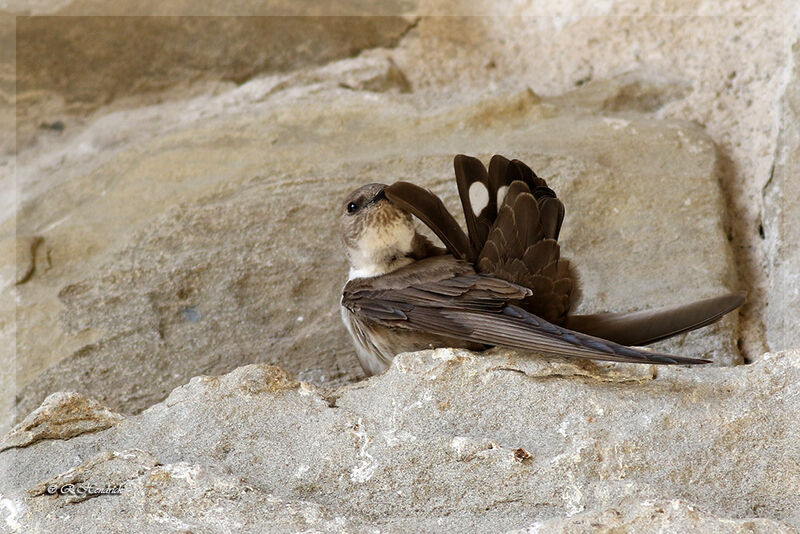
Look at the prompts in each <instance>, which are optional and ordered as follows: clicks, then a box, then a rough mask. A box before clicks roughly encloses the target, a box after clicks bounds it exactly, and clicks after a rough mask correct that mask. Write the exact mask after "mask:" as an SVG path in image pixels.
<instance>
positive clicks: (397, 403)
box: [0, 349, 800, 532]
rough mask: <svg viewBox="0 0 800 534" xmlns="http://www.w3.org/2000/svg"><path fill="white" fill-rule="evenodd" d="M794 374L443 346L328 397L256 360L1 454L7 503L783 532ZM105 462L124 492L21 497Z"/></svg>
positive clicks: (195, 514)
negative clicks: (109, 421) (110, 422)
mask: <svg viewBox="0 0 800 534" xmlns="http://www.w3.org/2000/svg"><path fill="white" fill-rule="evenodd" d="M798 362H800V353H798V352H797V351H794V352H785V353H779V354H773V355H767V356H765V358H764V359H762V360H761V361H759V362H758V363H756V364H752V365H748V366H736V367H716V368H715V367H705V368H696V367H693V368H686V367H675V368H664V367H660V368H658V369H657V373H656V372H655V370H651V372H650V373H649V374H643V373H642V372H641V367H636V366H632V365H629V364H595V363H591V362H573V361H558V360H550V361H542V360H541V359H538V358H531V357H524V356H521V355H519V354H517V353H515V352H512V351H504V350H494V351H490V352H487V353H482V354H476V353H470V352H467V351H454V350H450V349H442V350H436V351H426V352H420V353H414V354H405V355H401V356H399V357H398V358H397V359H396V360H395V364H394V365H393V366H392V367H391V368H390V370H389V371H388V372H387V373H386V374H384V375H381V376H378V377H373V378H370V379H368V380H366V381H363V382H360V383H358V384H353V385H348V386H345V387H343V388H341V389H340V390H339V391H337V392H336V393H335V394H329V393H326V392H325V391H323V390H319V389H317V388H316V387H314V386H312V385H310V384H307V383H302V382H301V383H298V382H294V381H292V380H291V379H289V378H288V377H287V375H286V374H285V373H284V372H282V371H281V370H279V369H277V368H274V367H271V366H267V365H250V366H246V367H242V368H239V369H237V370H235V371H234V372H232V373H230V374H227V375H224V376H220V377H198V378H195V379H193V380H191V381H190V382H189V383H188V384H186V385H184V386H181V387H179V388H177V389H176V390H174V391H173V392H172V393H171V394H170V395H169V397H168V398H167V399H166V400H165V401H163V402H161V403H159V404H156V405H154V406H152V407H151V408H149V409H147V410H145V411H144V412H142V413H141V414H140V415H138V416H134V417H129V418H126V419H125V420H124V421H122V422H121V423H120V424H118V425H115V426H113V427H110V428H108V429H106V430H104V431H101V432H96V433H91V434H84V435H81V436H77V437H75V438H73V439H70V440H66V441H57V440H51V441H43V442H40V443H39V444H37V445H36V447H26V448H15V449H9V450H6V451H4V452H2V453H0V473H3V475H2V477H3V478H2V479H0V492H2V493H3V495H4V497H5V498H6V499H7V500H8V502H9V503H11V504H10V505H9V506H14V507H16V508H15V509H16V510H18V514H17V515H16V516H15V521H16V522H17V523H18V524H20V525H22V528H27V527H30V526H31V525H36V526H37V528H40V529H43V530H44V529H46V528H49V527H51V526H55V524H56V523H55V522H56V521H65V520H66V521H67V523H66V524H64V526H70V527H78V526H80V525H82V524H85V523H86V522H87V521H90V520H92V519H93V518H97V517H115V518H119V522H118V524H119V525H120V526H121V528H124V527H130V528H133V530H134V531H146V530H147V528H148V526H149V527H151V528H152V525H155V524H157V523H158V524H162V523H163V524H166V525H175V528H178V526H177V525H181V526H182V528H194V529H208V530H209V531H212V532H217V531H223V530H224V529H226V528H228V529H230V528H231V525H235V524H241V525H242V528H243V529H245V531H247V529H251V530H256V529H257V528H258V527H259V526H261V527H262V528H263V526H264V525H265V524H266V523H265V521H270V520H271V519H272V517H273V516H272V515H270V514H273V513H274V517H275V518H276V520H277V521H278V524H280V525H284V524H285V525H288V526H287V527H286V528H289V529H291V528H295V529H296V528H299V526H298V525H307V526H306V527H305V528H312V527H315V526H316V527H318V528H320V529H336V528H346V527H351V528H352V529H353V530H356V531H362V530H364V531H365V530H369V529H374V528H378V529H381V530H432V529H439V530H461V529H473V530H493V531H497V530H504V529H506V530H510V529H526V528H529V527H531V526H535V525H553V527H554V528H556V527H558V528H562V529H564V530H566V531H572V530H571V529H573V528H574V529H577V531H581V530H580V529H581V528H585V525H586V524H591V523H593V522H599V523H600V524H602V525H607V526H609V528H614V527H615V526H616V527H619V528H635V527H638V526H641V527H642V528H650V529H656V528H658V527H659V525H666V527H668V528H671V527H670V525H678V526H676V527H675V528H679V526H681V525H685V526H687V528H688V527H692V528H694V527H697V528H699V529H701V530H703V531H709V532H717V531H721V532H728V531H730V532H737V531H738V530H736V529H746V528H750V527H752V528H756V529H762V530H763V529H767V528H773V527H774V528H779V529H783V531H786V532H791V528H796V527H797V526H798V525H799V524H800V516H798V514H797V510H798V509H800V501H798V498H799V497H798V495H800V468H798V466H797V463H796V462H795V461H794V459H795V458H797V457H798V455H799V454H800V443H798V441H797V439H796V436H797V433H798V432H799V431H800V418H798V417H797V414H798V413H800V406H798V404H797V403H798V399H800V395H798V387H800V364H799V363H798ZM131 449H136V450H141V451H144V452H143V453H142V455H144V454H145V453H146V456H139V458H146V459H150V460H147V462H145V461H139V460H136V461H133V462H128V463H124V462H123V463H122V464H120V465H117V464H116V463H111V462H112V460H113V462H117V461H120V462H121V461H122V460H121V458H122V456H120V455H118V454H110V455H109V452H108V451H112V453H113V451H126V450H131ZM98 455H99V456H98ZM153 458H155V459H158V462H159V463H162V464H163V466H155V465H154V462H155V461H154V460H152V459H153ZM87 460H89V462H88V463H86V462H87ZM81 464H82V466H81V467H79V468H77V469H73V470H72V471H69V472H68V473H67V474H63V475H62V473H64V472H65V471H68V470H70V469H72V468H74V467H75V466H78V465H81ZM105 466H108V468H109V469H108V472H113V473H123V474H124V476H122V475H119V476H117V475H113V476H111V475H108V476H107V478H108V479H113V480H112V482H114V483H116V482H118V481H119V480H122V479H123V478H125V479H126V480H127V481H126V482H125V484H124V486H125V489H124V491H122V493H121V494H120V495H98V496H97V498H93V499H89V500H85V501H83V502H80V503H73V504H70V503H67V502H66V501H65V500H63V499H61V498H51V497H47V496H38V497H35V496H33V495H31V494H30V493H29V491H30V490H34V491H33V492H32V493H34V494H35V493H38V492H40V491H41V489H42V487H43V486H42V485H41V484H40V485H36V484H37V483H39V482H40V481H48V482H54V481H55V482H61V481H62V480H63V481H67V480H76V481H78V480H92V481H93V483H96V484H101V483H102V480H103V477H104V476H106V475H105V473H106V472H107V471H105V470H104V469H106V467H105ZM76 473H80V475H77V474H76ZM45 487H46V486H45ZM626 499H627V500H626ZM645 501H647V502H645ZM675 502H678V504H675ZM264 503H272V505H270V506H268V507H267V508H266V510H267V512H266V513H265V512H264V511H263V510H264V509H263V508H260V506H262V505H264ZM280 503H282V504H285V505H286V507H287V508H288V510H289V512H288V513H287V512H280V511H278V510H277V508H278V504H280ZM273 505H274V506H273ZM67 506H68V507H69V509H68V510H64V512H66V515H65V513H62V512H59V510H62V509H63V508H64V507H67ZM214 510H216V513H215V512H214ZM575 514H583V515H575ZM65 517H66V519H65ZM565 517H569V519H561V518H565ZM301 518H302V519H301ZM227 521H230V522H227ZM302 521H305V523H303V522H302ZM298 522H300V523H298ZM548 522H549V523H548ZM186 525H189V526H186ZM582 525H583V526H582ZM316 527H315V528H316ZM725 529H731V530H725ZM675 531H677V530H675Z"/></svg>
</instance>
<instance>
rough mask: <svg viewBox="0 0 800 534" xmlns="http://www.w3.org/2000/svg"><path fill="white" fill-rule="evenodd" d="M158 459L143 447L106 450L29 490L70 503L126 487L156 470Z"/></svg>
mask: <svg viewBox="0 0 800 534" xmlns="http://www.w3.org/2000/svg"><path fill="white" fill-rule="evenodd" d="M156 465H158V461H157V460H156V459H155V458H154V457H153V456H152V455H150V454H148V453H147V452H145V451H142V450H139V449H131V450H125V451H119V452H117V451H106V452H102V453H100V454H98V455H96V456H94V457H93V458H90V459H89V460H86V461H85V462H83V463H82V464H81V465H79V466H77V467H73V468H71V469H69V470H67V471H65V472H64V473H61V474H60V475H57V476H55V477H52V478H51V479H49V480H46V481H44V482H41V483H39V484H37V485H36V486H34V487H33V488H31V489H30V490H29V491H28V495H30V496H31V497H40V496H43V495H50V496H52V497H54V498H61V499H63V501H64V502H65V503H66V504H73V503H77V502H81V501H85V500H86V499H91V498H94V497H100V496H106V495H118V494H119V493H121V492H123V491H125V483H126V482H128V481H129V480H131V479H133V478H136V477H138V476H139V475H141V474H142V473H144V472H146V471H150V470H152V469H153V468H154V467H155V466H156Z"/></svg>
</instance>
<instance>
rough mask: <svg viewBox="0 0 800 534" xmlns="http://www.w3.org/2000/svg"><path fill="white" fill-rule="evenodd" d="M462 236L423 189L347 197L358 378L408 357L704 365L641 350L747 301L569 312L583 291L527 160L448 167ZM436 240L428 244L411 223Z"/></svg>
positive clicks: (734, 296)
mask: <svg viewBox="0 0 800 534" xmlns="http://www.w3.org/2000/svg"><path fill="white" fill-rule="evenodd" d="M454 169H455V177H456V185H457V187H458V193H459V197H460V199H461V204H462V208H463V211H464V219H465V221H466V226H467V232H464V230H463V229H462V228H461V226H460V225H459V223H458V222H457V221H456V219H455V218H454V217H453V215H452V214H451V213H450V212H449V211H448V210H447V208H446V207H445V205H444V203H443V202H442V200H441V199H440V198H439V197H437V196H436V195H435V194H433V193H432V192H431V191H429V190H427V189H424V188H422V187H420V186H418V185H415V184H412V183H409V182H406V181H398V182H395V183H393V184H391V185H388V186H387V185H385V184H380V183H371V184H367V185H364V186H362V187H359V188H358V189H356V190H355V191H353V192H351V193H350V194H349V195H347V197H346V199H345V201H344V203H343V204H342V205H341V207H340V208H339V209H340V215H339V225H340V233H341V237H342V242H343V244H344V249H345V252H346V254H347V257H348V260H349V263H350V271H349V277H348V281H347V283H346V284H345V286H344V288H343V290H342V298H341V313H342V320H343V322H344V324H345V327H346V328H347V330H348V332H349V333H350V336H351V337H352V339H353V342H354V345H355V349H356V355H357V357H358V360H359V362H360V364H361V367H362V368H363V370H364V372H365V373H366V374H367V375H368V376H369V375H376V374H380V373H383V372H385V371H386V370H387V369H388V368H389V366H390V365H391V362H392V360H393V358H394V357H395V356H396V355H397V354H400V353H403V352H414V351H419V350H424V349H430V348H443V347H450V348H463V349H469V350H473V351H482V350H486V349H488V348H491V347H493V346H501V347H507V348H512V349H521V350H525V351H531V352H534V353H537V354H539V355H544V356H556V357H576V358H588V359H594V360H606V361H617V362H630V363H645V364H665V365H669V364H673V365H674V364H687V365H688V364H703V363H710V361H709V360H706V359H700V358H692V357H685V356H676V355H670V354H663V353H660V352H654V351H650V350H647V349H643V348H637V347H640V346H642V345H647V344H650V343H654V342H656V341H659V340H662V339H666V338H668V337H671V336H674V335H677V334H680V333H683V332H687V331H690V330H694V329H696V328H700V327H703V326H706V325H709V324H711V323H713V322H715V321H717V320H719V319H720V318H721V317H722V316H724V315H725V314H727V313H728V312H730V311H733V310H735V309H736V308H738V307H739V306H741V304H742V303H743V302H744V296H743V295H742V294H739V293H730V294H726V295H721V296H717V297H711V298H707V299H704V300H699V301H696V302H692V303H688V304H681V305H675V306H667V307H661V308H656V309H650V310H642V311H635V312H621V313H598V314H592V315H573V314H570V310H571V308H572V307H573V306H574V304H575V300H576V298H577V295H578V294H579V287H578V277H577V274H576V271H575V269H574V267H573V265H572V263H571V262H570V261H569V260H567V259H565V258H561V257H560V248H559V244H558V236H559V232H560V230H561V225H562V223H563V220H564V215H565V209H564V204H563V203H562V202H561V200H560V199H559V198H558V197H557V195H556V193H555V192H554V190H553V189H551V188H550V187H548V185H547V183H546V181H545V180H543V179H542V178H540V177H538V176H537V175H536V173H535V172H534V171H533V170H531V169H530V167H528V165H526V164H525V163H523V162H521V161H519V160H517V159H514V160H509V159H508V158H506V157H504V156H501V155H495V156H493V157H492V158H491V161H490V162H489V168H488V170H487V168H486V167H485V166H484V164H483V163H482V162H481V160H479V159H477V158H474V157H470V156H466V155H464V154H459V155H457V156H455V158H454ZM415 217H416V218H417V219H419V220H420V221H421V222H422V223H423V224H425V225H426V226H427V227H428V228H430V230H431V231H432V232H433V234H434V235H435V236H436V237H437V238H438V239H439V240H440V241H441V244H442V245H444V246H443V247H442V246H439V245H437V244H434V243H433V242H431V240H430V239H428V238H427V237H426V236H424V235H423V234H421V233H420V232H418V231H417V230H416V228H415V224H414V218H415Z"/></svg>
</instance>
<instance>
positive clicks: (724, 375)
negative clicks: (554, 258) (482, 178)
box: [0, 0, 800, 532]
mask: <svg viewBox="0 0 800 534" xmlns="http://www.w3.org/2000/svg"><path fill="white" fill-rule="evenodd" d="M4 9H7V10H10V11H11V12H13V13H14V14H18V15H27V14H34V15H57V16H51V17H27V18H24V17H23V18H15V17H14V16H7V15H5V14H3V13H0V45H1V46H0V187H1V188H0V214H3V215H2V217H0V358H2V361H0V390H2V391H5V392H9V393H10V394H7V395H4V396H3V398H2V403H1V404H0V432H1V431H4V430H6V429H9V428H11V427H12V426H13V425H14V424H17V423H18V424H19V426H17V427H16V428H15V429H14V430H12V431H11V432H10V433H8V434H7V435H6V437H5V440H4V441H3V443H2V445H0V448H3V447H6V448H7V447H11V448H10V449H7V450H4V451H3V452H0V518H2V519H3V520H2V521H0V525H3V527H0V528H6V527H7V528H8V529H11V530H19V531H29V530H33V531H37V530H39V531H43V530H48V531H50V530H52V529H53V528H56V527H58V528H61V524H62V522H64V521H66V522H67V523H68V526H70V527H72V528H76V529H77V528H81V529H83V528H85V527H86V526H87V525H97V524H98V523H100V522H102V521H104V520H107V519H108V518H109V517H114V518H115V520H116V521H117V522H118V525H119V529H120V530H133V531H143V532H147V531H153V530H160V531H186V530H196V531H207V532H228V531H231V530H239V531H252V532H262V531H263V529H264V524H265V518H268V519H269V524H270V525H271V526H272V527H273V529H274V530H279V531H301V530H309V529H313V530H317V531H331V532H334V531H335V532H338V531H342V530H348V531H372V530H373V529H375V528H380V529H381V530H390V531H401V530H402V531H406V530H423V531H432V530H442V529H448V530H453V529H461V530H474V529H476V528H477V529H479V530H481V529H483V530H492V531H496V530H498V529H515V530H521V531H539V532H541V531H556V532H558V531H566V532H582V531H589V530H594V529H595V528H598V529H601V530H602V529H605V531H620V530H621V531H642V530H645V531H666V532H685V531H689V530H693V531H695V530H698V531H708V532H740V531H742V532H743V531H756V532H794V531H796V529H797V527H798V524H800V519H798V517H800V516H798V514H797V510H798V509H800V506H798V504H799V503H798V502H797V501H796V499H797V495H798V494H800V492H798V469H797V462H796V460H795V459H796V458H797V457H798V454H797V453H798V451H797V444H796V443H794V442H795V441H796V439H793V437H794V436H796V435H797V431H798V428H797V425H798V420H800V410H798V406H797V402H796V400H797V392H796V387H795V385H794V384H796V383H797V376H796V375H797V362H798V361H800V360H798V356H799V355H798V353H797V352H796V351H789V352H785V353H781V354H772V355H769V354H768V355H767V356H765V357H764V360H763V361H759V363H757V364H756V365H753V366H747V367H741V366H737V367H730V368H706V369H701V370H696V369H693V370H686V369H655V368H651V367H631V366H616V367H615V366H603V365H594V364H582V363H578V364H576V363H566V362H561V361H558V360H540V359H535V358H529V357H528V356H525V355H516V354H512V353H508V352H503V351H495V352H493V353H490V354H488V355H474V354H470V353H463V352H458V353H453V352H449V351H440V352H436V353H422V354H420V355H407V356H404V357H402V358H400V359H399V361H398V365H397V366H395V367H394V368H393V369H392V370H391V371H390V373H389V374H388V375H386V376H383V377H378V378H373V379H370V380H368V381H364V382H357V381H358V380H360V379H361V378H362V376H363V375H362V373H361V371H360V369H359V368H358V365H357V363H356V360H355V358H354V357H353V350H352V346H351V344H350V341H349V339H348V338H347V336H346V333H345V331H344V329H343V328H342V326H341V325H340V323H339V319H338V306H337V302H338V296H339V290H340V287H341V284H342V283H343V281H344V278H345V272H346V266H345V264H344V259H343V258H342V257H341V248H340V246H339V245H338V239H337V236H336V229H335V227H334V226H335V220H336V209H337V202H338V201H339V200H340V199H341V198H342V197H343V196H344V194H345V193H346V192H347V191H348V190H349V189H351V188H353V187H356V186H358V185H361V184H363V183H365V182H370V181H384V182H392V181H394V180H397V179H407V180H411V181H414V182H416V183H419V184H422V185H425V186H426V187H430V188H432V189H433V190H434V191H435V192H436V193H438V194H440V195H442V196H443V198H444V199H445V201H446V203H447V204H448V205H449V206H450V207H451V208H452V209H454V210H456V208H457V206H458V201H457V197H456V195H455V186H454V182H453V178H452V156H453V155H454V154H456V153H459V152H464V153H470V154H474V155H477V156H479V157H481V158H483V160H484V161H488V158H489V157H490V156H491V155H492V154H494V153H503V154H507V155H510V156H514V157H519V158H521V159H523V160H526V161H528V162H530V163H531V164H532V166H533V167H534V168H535V169H536V170H537V172H539V173H540V174H541V175H542V176H543V177H545V178H546V179H547V180H548V181H549V182H550V183H551V185H553V186H554V188H555V189H556V190H557V191H558V193H559V196H560V197H562V198H563V199H564V201H565V203H566V207H567V218H566V221H565V226H564V230H563V232H562V237H563V245H562V250H563V253H564V255H565V256H568V257H570V258H571V259H573V260H575V263H576V264H577V265H578V269H579V272H580V274H581V279H582V286H583V300H582V301H581V303H580V305H579V311H581V312H591V311H598V310H603V309H614V310H625V309H631V310H632V309H639V308H645V307H650V306H654V305H660V304H671V303H675V302H680V301H686V300H692V299H695V298H699V297H703V296H708V295H714V294H719V293H722V292H726V291H730V290H737V289H744V290H745V291H747V293H748V301H747V304H746V305H745V306H744V307H743V310H742V313H741V315H740V316H739V317H737V316H735V315H734V316H732V317H730V318H727V319H726V320H725V321H724V322H722V323H719V324H717V325H715V326H714V327H712V328H708V329H704V330H702V331H699V332H695V333H692V334H690V335H687V336H681V337H679V338H677V339H673V340H671V341H668V342H664V343H662V344H660V345H659V346H658V348H659V349H661V350H665V351H673V352H676V353H679V354H686V355H697V356H708V357H711V358H712V359H714V360H715V362H717V364H719V365H721V366H728V365H732V364H739V363H742V361H743V360H746V361H757V360H759V359H761V358H762V353H765V352H766V351H767V350H772V351H773V353H774V352H775V351H777V350H779V349H787V348H793V347H798V345H800V343H798V342H800V337H798V333H797V329H796V328H794V325H795V324H797V323H798V321H800V311H798V310H800V289H798V288H800V281H798V278H797V269H796V268H795V265H797V264H798V262H800V257H798V247H797V246H796V243H797V242H798V239H800V236H798V235H796V233H797V228H800V204H798V203H797V202H796V201H795V199H796V198H798V195H800V191H798V190H797V181H796V180H792V177H793V176H796V175H797V174H798V173H800V167H798V161H800V148H799V147H800V130H798V124H800V111H798V110H800V96H799V94H798V87H800V78H799V77H798V76H800V75H799V74H798V72H800V71H799V70H798V65H800V55H798V54H800V45H798V42H800V41H799V39H800V37H798V36H800V6H798V5H797V3H796V2H794V1H792V0H771V1H770V2H765V3H761V4H757V5H756V4H754V5H745V4H741V3H740V2H736V1H728V0H716V1H714V2H706V3H704V4H703V5H702V6H700V7H698V6H697V5H696V3H694V2H687V1H685V0H671V1H669V2H666V3H665V2H661V1H658V2H655V1H653V2H651V1H645V2H639V3H636V5H632V4H630V3H623V2H617V1H615V2H607V3H602V4H598V3H596V2H589V1H587V0H575V1H571V2H569V3H567V4H560V5H559V6H558V7H556V6H555V5H554V4H552V3H545V2H538V1H536V0H522V1H518V2H513V3H512V4H509V5H507V6H504V7H503V8H502V12H498V11H497V8H495V7H494V6H493V5H490V4H487V3H483V2H467V3H466V4H465V3H459V4H455V3H452V2H449V1H446V2H435V3H434V2H427V1H425V0H419V1H416V0H409V1H406V0H401V1H392V2H384V3H381V5H380V7H376V5H369V6H368V5H365V4H364V3H363V2H361V1H360V0H336V1H335V2H331V3H326V4H325V5H324V6H323V5H322V4H318V5H317V4H315V5H306V4H305V3H302V2H301V3H297V2H291V3H289V2H284V1H283V0H276V1H271V2H269V3H268V4H266V5H262V4H260V3H259V4H258V5H256V4H255V3H252V2H250V1H249V0H237V1H236V2H229V3H226V4H225V6H224V7H222V6H221V5H219V6H211V5H206V3H196V2H191V3H190V2H182V1H179V2H170V3H164V2H150V1H145V2H136V3H133V2H129V1H127V0H122V1H120V2H114V3H113V5H112V4H108V5H100V4H98V3H97V2H95V1H94V0H59V2H41V1H40V0H14V1H12V2H10V3H9V2H7V3H6V4H5V6H4ZM367 10H368V11H367ZM367 13H368V14H369V15H370V16H369V17H351V18H345V16H347V15H361V14H367ZM181 14H184V15H186V14H191V15H218V16H216V17H212V18H207V19H204V18H202V17H194V18H184V19H181V18H170V17H163V15H181ZM454 14H458V15H463V16H452V15H454ZM64 15H67V17H64ZM75 15H79V16H75ZM92 15H95V17H92ZM96 15H102V16H101V17H97V16H96ZM108 15H126V16H127V18H124V19H123V18H120V17H116V18H115V17H109V16H108ZM146 15H159V16H162V17H158V18H151V17H147V16H146ZM219 15H244V17H240V18H237V19H234V18H225V17H220V16H219ZM248 15H249V16H248ZM267 15H288V17H283V18H270V17H269V16H267ZM300 15H313V16H314V17H308V18H305V17H302V16H300ZM329 15H332V16H333V17H330V18H328V17H327V16H329ZM438 15H448V16H446V17H442V16H438ZM473 15H480V16H473ZM723 15H724V16H723ZM20 43H21V44H22V46H21V47H17V46H16V45H17V44H20ZM17 51H19V54H17ZM65 55H66V56H68V57H69V58H71V60H70V61H60V60H58V58H63V57H64V56H65ZM110 58H111V59H113V61H112V60H111V59H110ZM18 59H19V60H20V61H19V62H18V61H17V60H18ZM121 65H124V68H121V67H120V66H121ZM15 127H16V128H15ZM15 208H16V212H15ZM9 349H10V350H9ZM248 364H257V365H255V366H253V365H248ZM265 364H271V365H277V366H280V368H282V369H284V370H285V371H279V370H277V369H275V368H273V367H270V366H269V365H265ZM240 366H247V367H242V368H239V369H237V368H238V367H240ZM225 373H230V374H227V375H226V374H225ZM196 375H223V376H219V377H217V378H213V377H208V376H206V377H204V378H196V379H193V380H192V381H191V382H190V383H189V384H188V385H185V384H187V382H189V380H190V378H191V377H193V376H196ZM298 380H299V381H300V382H298ZM309 383H310V384H311V385H309ZM176 387H178V389H175V390H174V391H173V388H176ZM337 388H339V389H337ZM63 391H70V392H73V393H57V392H63ZM170 391H172V393H170ZM52 394H55V395H53V396H50V395H52ZM168 395H169V397H167V396H168ZM165 398H166V400H164V399H165ZM92 399H96V400H92ZM97 401H99V402H97ZM42 402H44V404H42ZM40 405H41V407H40V408H39V409H38V410H37V409H36V408H37V407H39V406H40ZM532 407H533V408H532ZM34 410H35V411H34ZM32 411H33V413H31V412H32ZM529 412H533V413H529ZM29 414H30V415H29ZM122 414H125V415H122ZM135 414H138V415H135ZM26 416H28V417H26ZM23 419H24V420H23ZM70 484H71V485H72V486H73V489H74V487H75V486H81V487H86V486H90V487H104V486H114V487H123V488H124V491H122V493H121V494H120V495H98V494H96V493H89V492H85V491H84V492H83V493H81V494H77V493H75V492H74V491H73V492H72V493H70V492H64V494H62V495H48V492H47V488H48V486H59V487H65V485H66V486H69V485H70ZM37 495H38V496H37ZM89 497H92V498H89Z"/></svg>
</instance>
